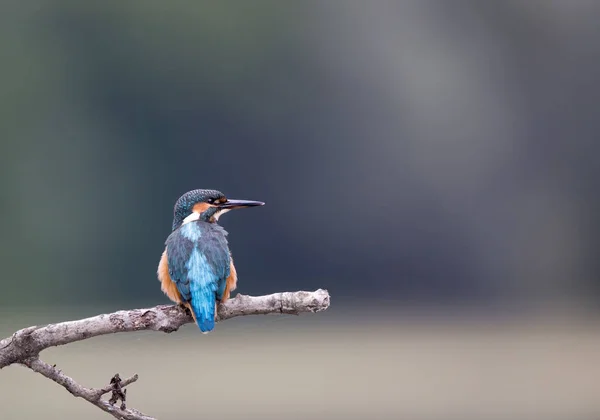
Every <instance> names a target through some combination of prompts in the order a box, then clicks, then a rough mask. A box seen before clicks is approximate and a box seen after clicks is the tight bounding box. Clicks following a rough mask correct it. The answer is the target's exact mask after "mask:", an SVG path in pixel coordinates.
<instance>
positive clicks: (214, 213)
mask: <svg viewBox="0 0 600 420" xmlns="http://www.w3.org/2000/svg"><path fill="white" fill-rule="evenodd" d="M264 204H265V203H263V202H261V201H249V200H231V199H228V198H227V197H225V195H224V194H223V193H222V192H220V191H216V190H193V191H188V192H186V193H185V194H183V195H182V196H181V197H179V199H178V200H177V202H176V203H175V208H174V209H173V230H175V229H177V228H178V227H180V226H181V225H183V224H185V223H187V222H191V221H193V220H202V221H204V222H208V223H216V222H217V221H218V220H219V217H220V216H221V215H222V214H224V213H227V212H228V211H230V210H234V209H241V208H245V207H255V206H263V205H264Z"/></svg>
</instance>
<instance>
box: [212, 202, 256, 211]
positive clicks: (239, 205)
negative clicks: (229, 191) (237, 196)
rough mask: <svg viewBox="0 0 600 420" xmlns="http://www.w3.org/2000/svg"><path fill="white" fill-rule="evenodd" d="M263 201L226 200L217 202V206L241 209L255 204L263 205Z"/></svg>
mask: <svg viewBox="0 0 600 420" xmlns="http://www.w3.org/2000/svg"><path fill="white" fill-rule="evenodd" d="M264 205H265V203H263V202H262V201H250V200H227V201H226V202H224V203H221V204H217V207H219V208H221V209H230V210H233V209H241V208H244V207H256V206H264Z"/></svg>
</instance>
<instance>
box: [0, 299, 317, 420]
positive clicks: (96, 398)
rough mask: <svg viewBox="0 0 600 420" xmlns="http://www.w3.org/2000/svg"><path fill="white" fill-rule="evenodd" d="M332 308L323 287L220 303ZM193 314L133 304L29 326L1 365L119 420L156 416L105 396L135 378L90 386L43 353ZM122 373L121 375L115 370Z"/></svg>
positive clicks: (237, 308)
mask: <svg viewBox="0 0 600 420" xmlns="http://www.w3.org/2000/svg"><path fill="white" fill-rule="evenodd" d="M328 307H329V293H328V292H327V291H326V290H323V289H319V290H316V291H314V292H283V293H274V294H271V295H266V296H245V295H239V294H238V295H237V296H236V297H235V298H233V299H229V300H228V301H226V302H225V303H222V304H220V305H219V307H218V313H217V321H223V320H226V319H229V318H234V317H236V316H244V315H266V314H292V315H298V314H300V313H303V312H319V311H322V310H325V309H327V308H328ZM192 322H194V320H193V319H192V317H191V314H190V313H189V312H188V311H187V309H185V308H184V307H183V306H180V305H159V306H155V307H153V308H147V309H132V310H124V311H117V312H114V313H111V314H102V315H98V316H94V317H91V318H86V319H80V320H77V321H67V322H61V323H58V324H49V325H46V326H44V327H37V326H34V327H28V328H24V329H22V330H19V331H17V332H15V333H14V334H13V335H12V336H11V337H7V338H5V339H3V340H2V341H0V369H2V368H3V367H6V366H8V365H11V364H14V363H19V364H22V365H25V366H27V367H29V368H30V369H32V370H34V371H35V372H38V373H40V374H41V375H43V376H45V377H46V378H48V379H51V380H53V381H54V382H56V383H58V384H59V385H62V386H63V387H65V388H66V389H67V391H69V392H70V393H71V394H73V395H74V396H76V397H81V398H83V399H85V400H87V401H89V402H90V403H92V404H94V405H95V406H97V407H99V408H100V409H102V410H104V411H106V412H107V413H110V414H112V415H113V416H114V417H115V418H118V419H127V420H154V419H153V418H152V417H148V416H146V415H144V414H142V413H140V412H138V411H137V410H133V409H125V401H124V400H123V405H122V408H118V407H117V406H114V405H112V404H110V403H109V402H107V401H103V400H102V399H101V397H102V395H104V394H106V393H109V392H111V391H115V392H118V390H117V389H116V388H115V387H119V386H120V387H123V388H124V387H125V386H127V385H129V384H131V383H133V382H135V381H136V380H137V379H138V377H137V375H134V376H133V377H131V378H129V379H126V380H123V381H120V380H119V381H118V385H116V384H117V382H115V383H113V384H111V385H109V386H106V387H104V388H100V389H94V388H86V387H83V386H81V385H79V384H78V383H77V382H75V380H74V379H73V378H71V377H69V376H67V375H65V374H63V373H62V372H61V371H60V370H59V369H57V368H56V366H51V365H49V364H47V363H45V362H43V361H42V360H40V359H39V353H40V352H41V351H43V350H45V349H47V348H48V347H54V346H61V345H64V344H69V343H73V342H75V341H81V340H85V339H87V338H91V337H96V336H99V335H105V334H113V333H119V332H132V331H141V330H153V331H162V332H166V333H171V332H173V331H177V330H178V329H179V328H180V327H181V326H182V325H185V324H188V323H192ZM115 377H116V378H118V376H117V375H115Z"/></svg>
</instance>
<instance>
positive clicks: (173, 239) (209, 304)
mask: <svg viewBox="0 0 600 420" xmlns="http://www.w3.org/2000/svg"><path fill="white" fill-rule="evenodd" d="M264 204H265V203H263V202H261V201H250V200H232V199H228V198H227V197H225V195H224V194H223V193H222V192H220V191H216V190H192V191H188V192H186V193H185V194H183V195H182V196H181V197H179V199H177V201H176V202H175V207H174V209H173V225H172V230H171V234H170V235H169V236H168V237H167V240H166V241H165V251H164V252H163V253H162V256H161V258H160V262H159V264H158V280H159V281H160V283H161V289H162V291H163V292H164V293H165V294H166V295H167V296H168V297H169V299H171V300H172V301H173V302H175V303H178V304H183V305H185V306H186V307H187V308H188V309H189V310H190V312H191V313H192V317H193V318H194V321H195V322H196V325H198V327H199V328H200V331H202V333H205V334H206V333H208V332H210V331H212V330H213V329H214V327H215V316H216V313H217V305H218V304H219V303H220V302H225V301H226V300H227V299H229V296H230V295H231V292H232V291H234V290H235V288H236V286H237V272H236V270H235V267H234V265H233V259H232V257H231V252H230V250H229V245H228V243H227V232H226V231H225V229H223V228H222V227H221V226H219V224H218V223H217V222H218V221H219V217H220V216H221V215H223V214H225V213H227V212H228V211H230V210H234V209H241V208H248V207H255V206H263V205H264Z"/></svg>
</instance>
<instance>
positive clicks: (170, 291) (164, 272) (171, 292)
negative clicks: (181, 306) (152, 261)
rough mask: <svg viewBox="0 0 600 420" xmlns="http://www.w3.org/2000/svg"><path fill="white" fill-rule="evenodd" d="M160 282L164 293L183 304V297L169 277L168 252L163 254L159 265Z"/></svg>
mask: <svg viewBox="0 0 600 420" xmlns="http://www.w3.org/2000/svg"><path fill="white" fill-rule="evenodd" d="M158 280H160V288H161V289H162V291H163V292H164V293H165V294H166V295H167V296H168V297H169V299H171V300H172V301H173V302H175V303H181V295H180V294H179V290H177V286H176V285H175V283H173V280H171V276H170V275H169V259H168V258H167V250H166V249H165V252H163V254H162V256H161V257H160V263H159V264H158Z"/></svg>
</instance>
